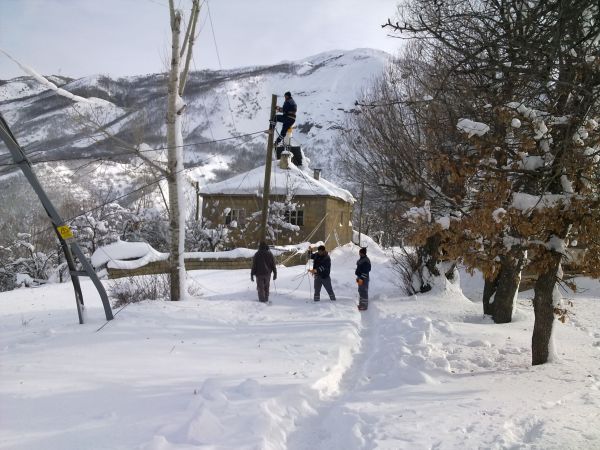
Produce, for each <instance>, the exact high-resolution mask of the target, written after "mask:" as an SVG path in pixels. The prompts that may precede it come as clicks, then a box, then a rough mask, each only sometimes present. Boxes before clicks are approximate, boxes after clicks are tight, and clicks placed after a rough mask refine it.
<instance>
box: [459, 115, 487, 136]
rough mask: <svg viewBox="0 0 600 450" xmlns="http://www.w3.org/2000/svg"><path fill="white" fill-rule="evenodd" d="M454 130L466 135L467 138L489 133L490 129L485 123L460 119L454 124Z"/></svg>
mask: <svg viewBox="0 0 600 450" xmlns="http://www.w3.org/2000/svg"><path fill="white" fill-rule="evenodd" d="M456 128H458V129H459V130H460V131H462V132H463V133H466V134H467V136H468V137H472V136H473V135H477V136H483V135H484V134H486V133H487V132H488V131H490V127H489V126H488V125H486V124H485V123H482V122H474V121H473V120H470V119H460V120H459V121H458V123H457V124H456Z"/></svg>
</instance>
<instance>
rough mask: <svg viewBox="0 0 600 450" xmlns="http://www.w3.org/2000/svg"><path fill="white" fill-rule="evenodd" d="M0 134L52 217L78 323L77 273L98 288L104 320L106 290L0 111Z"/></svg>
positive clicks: (107, 313)
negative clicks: (68, 276)
mask: <svg viewBox="0 0 600 450" xmlns="http://www.w3.org/2000/svg"><path fill="white" fill-rule="evenodd" d="M0 138H1V139H2V140H3V141H4V143H5V144H6V146H7V147H8V149H9V151H10V153H11V155H12V157H13V160H14V161H15V164H16V165H18V166H19V167H20V168H21V170H22V171H23V175H25V178H27V181H29V184H31V187H32V188H33V190H34V191H35V193H36V194H37V196H38V197H39V199H40V201H41V202H42V206H43V207H44V209H45V210H46V214H48V217H50V220H51V221H52V225H53V227H54V231H55V232H56V237H57V238H58V240H59V242H60V246H61V247H62V249H63V252H64V253H65V259H66V261H67V265H68V266H69V272H70V274H71V281H72V283H73V288H74V289H75V303H76V305H77V315H78V316H79V323H81V324H82V323H83V322H84V317H83V309H84V306H83V294H82V292H81V285H80V284H79V277H80V276H88V277H90V279H91V280H92V282H93V283H94V286H96V289H97V290H98V294H100V299H101V300H102V304H103V306H104V314H105V316H106V320H111V319H112V318H113V313H112V310H111V308H110V303H109V301H108V296H107V295H106V291H105V290H104V286H103V285H102V283H101V282H100V280H99V279H98V275H96V271H95V270H94V268H93V267H92V265H91V264H90V263H89V261H88V260H87V258H86V257H85V255H84V254H83V252H82V251H81V248H80V247H79V244H77V241H76V240H75V237H74V236H73V232H72V231H71V228H70V227H69V226H68V225H66V224H65V222H64V221H63V220H62V218H61V217H60V215H59V214H58V211H57V210H56V209H55V208H54V205H53V204H52V202H51V201H50V199H49V198H48V196H47V195H46V192H45V191H44V189H43V188H42V185H41V184H40V182H39V180H38V179H37V177H36V176H35V173H34V172H33V170H31V163H30V162H29V160H28V159H27V157H26V156H25V152H24V151H23V149H22V148H21V146H20V145H19V144H18V143H17V140H16V138H15V137H14V135H13V134H12V132H11V131H10V128H9V127H8V124H7V123H6V121H5V120H4V118H3V117H2V115H0ZM73 254H75V256H76V257H77V259H78V260H79V262H80V263H81V265H82V266H83V270H81V271H80V270H77V267H76V265H75V259H74V258H73Z"/></svg>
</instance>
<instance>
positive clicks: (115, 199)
mask: <svg viewBox="0 0 600 450" xmlns="http://www.w3.org/2000/svg"><path fill="white" fill-rule="evenodd" d="M219 156H221V155H219V154H214V155H211V156H209V157H208V158H206V159H204V160H202V161H200V162H199V164H198V165H202V164H205V163H206V162H208V161H210V160H211V159H212V158H216V157H219ZM197 167H198V166H193V167H186V168H184V169H181V170H178V171H176V172H173V175H176V174H179V173H183V172H186V171H188V170H193V169H196V168H197ZM168 176H169V175H164V176H161V177H158V178H155V179H154V180H153V181H151V182H149V183H146V184H144V185H142V186H140V187H138V188H136V189H133V190H132V191H129V192H126V193H125V194H123V195H120V196H118V197H115V198H112V199H110V200H108V201H106V202H103V203H101V204H100V205H97V206H94V207H93V208H90V209H88V210H86V211H83V212H81V213H79V214H77V215H75V216H72V217H69V218H67V219H64V220H63V221H64V223H68V222H70V221H72V220H75V219H77V218H78V217H81V216H85V215H86V214H88V213H91V212H93V211H96V210H98V209H100V208H103V207H105V206H107V205H109V204H111V203H114V202H116V201H118V200H121V199H123V198H125V197H128V196H130V195H131V194H135V193H136V192H140V191H142V190H144V189H146V188H148V187H150V186H152V185H155V184H158V183H160V182H161V181H164V180H166V179H167V178H168ZM49 231H53V228H52V227H47V228H44V229H42V230H40V231H38V232H37V233H31V236H32V237H35V236H39V235H41V234H42V233H45V232H49Z"/></svg>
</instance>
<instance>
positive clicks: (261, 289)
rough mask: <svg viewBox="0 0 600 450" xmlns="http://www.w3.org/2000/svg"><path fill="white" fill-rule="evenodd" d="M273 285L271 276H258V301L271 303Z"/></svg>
mask: <svg viewBox="0 0 600 450" xmlns="http://www.w3.org/2000/svg"><path fill="white" fill-rule="evenodd" d="M270 284H271V275H270V274H269V275H256V290H257V291H258V300H259V301H261V302H268V301H269V285H270Z"/></svg>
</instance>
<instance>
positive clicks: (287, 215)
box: [198, 153, 355, 248]
mask: <svg viewBox="0 0 600 450" xmlns="http://www.w3.org/2000/svg"><path fill="white" fill-rule="evenodd" d="M290 156H291V155H289V154H287V153H284V155H283V156H282V159H281V160H280V161H279V163H277V162H275V161H274V162H273V164H272V167H271V183H270V207H269V219H268V226H267V241H268V243H269V244H272V245H288V244H297V243H301V242H306V241H310V242H318V241H323V242H324V243H325V245H326V246H328V247H330V248H332V247H336V246H338V245H342V244H346V243H348V242H351V240H352V205H353V204H354V202H355V200H354V197H353V196H352V194H350V192H348V191H347V190H345V189H342V188H340V187H338V186H336V185H334V184H333V183H331V182H329V181H327V180H325V179H323V178H322V177H321V176H320V170H319V169H315V170H314V171H310V169H304V168H302V167H298V166H296V165H294V164H293V163H292V162H291V161H290ZM264 178H265V166H264V165H262V166H259V167H257V168H255V169H252V170H250V171H248V172H245V173H242V174H239V175H236V176H234V177H233V178H230V179H228V180H225V181H221V182H218V183H214V184H208V185H205V186H204V187H202V188H200V189H199V191H198V195H199V196H201V197H202V220H203V222H204V224H205V226H206V227H207V228H210V229H217V228H218V229H227V230H228V236H229V239H230V240H229V243H228V245H227V246H226V248H232V247H248V248H255V247H256V246H257V241H258V236H259V231H260V230H259V228H260V221H261V211H262V193H263V185H264Z"/></svg>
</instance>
